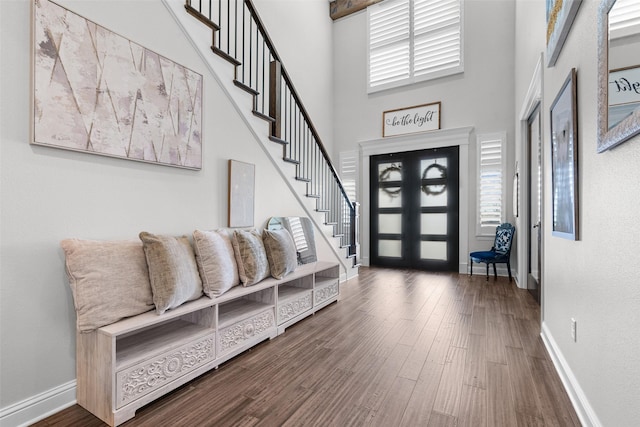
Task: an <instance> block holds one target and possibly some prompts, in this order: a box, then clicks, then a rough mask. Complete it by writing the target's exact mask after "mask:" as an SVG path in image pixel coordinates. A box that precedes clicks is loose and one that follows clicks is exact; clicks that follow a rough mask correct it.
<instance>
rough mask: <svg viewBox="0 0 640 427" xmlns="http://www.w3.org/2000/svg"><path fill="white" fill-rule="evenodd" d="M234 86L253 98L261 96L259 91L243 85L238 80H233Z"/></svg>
mask: <svg viewBox="0 0 640 427" xmlns="http://www.w3.org/2000/svg"><path fill="white" fill-rule="evenodd" d="M233 84H234V85H236V86H237V87H239V88H240V89H242V90H244V91H245V92H248V93H249V94H251V95H253V96H258V95H260V92H258V91H257V90H255V89H254V88H252V87H251V86H248V85H246V84H244V83H242V82H241V81H240V80H238V79H233Z"/></svg>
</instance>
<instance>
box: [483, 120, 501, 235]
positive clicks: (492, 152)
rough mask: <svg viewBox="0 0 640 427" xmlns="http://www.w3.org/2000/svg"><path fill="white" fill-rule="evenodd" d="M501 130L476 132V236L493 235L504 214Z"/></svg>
mask: <svg viewBox="0 0 640 427" xmlns="http://www.w3.org/2000/svg"><path fill="white" fill-rule="evenodd" d="M506 140H507V135H506V133H505V132H496V133H487V134H479V135H478V137H477V141H478V146H477V149H478V202H477V209H478V211H477V217H478V220H477V227H476V233H477V234H478V235H479V236H482V235H486V236H494V235H495V232H496V227H497V226H498V225H500V224H501V223H502V222H503V221H504V218H505V212H504V211H505V209H504V201H505V196H504V195H505V180H504V170H505V157H506V156H505V145H506Z"/></svg>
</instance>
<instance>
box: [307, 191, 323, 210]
mask: <svg viewBox="0 0 640 427" xmlns="http://www.w3.org/2000/svg"><path fill="white" fill-rule="evenodd" d="M305 196H307V197H311V198H313V199H319V198H320V195H319V194H305ZM316 211H318V212H324V211H321V210H318V209H316ZM327 212H329V211H327Z"/></svg>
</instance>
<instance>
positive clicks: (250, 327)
mask: <svg viewBox="0 0 640 427" xmlns="http://www.w3.org/2000/svg"><path fill="white" fill-rule="evenodd" d="M244 289H245V290H246V289H250V288H244ZM218 331H219V333H218V358H219V359H222V360H226V359H228V358H231V357H233V356H235V355H236V354H238V353H240V352H242V351H244V350H246V349H248V348H250V347H252V346H254V345H256V344H257V343H259V342H260V341H263V340H265V339H267V338H273V337H275V336H276V323H275V295H274V289H273V286H271V287H268V288H265V289H261V290H257V291H255V292H252V293H249V294H246V295H243V296H241V297H239V298H236V299H233V300H231V301H227V302H224V303H221V304H219V305H218Z"/></svg>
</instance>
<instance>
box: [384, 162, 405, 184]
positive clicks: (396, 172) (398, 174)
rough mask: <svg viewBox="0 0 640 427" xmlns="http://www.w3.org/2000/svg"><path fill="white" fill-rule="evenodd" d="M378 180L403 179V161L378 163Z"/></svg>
mask: <svg viewBox="0 0 640 427" xmlns="http://www.w3.org/2000/svg"><path fill="white" fill-rule="evenodd" d="M378 181H380V182H388V181H402V162H393V163H380V164H378Z"/></svg>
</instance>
